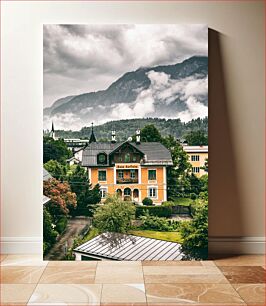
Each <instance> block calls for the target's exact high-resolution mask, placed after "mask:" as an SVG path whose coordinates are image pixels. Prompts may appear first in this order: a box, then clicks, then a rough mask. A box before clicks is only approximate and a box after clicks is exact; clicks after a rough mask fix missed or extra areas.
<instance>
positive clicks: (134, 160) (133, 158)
mask: <svg viewBox="0 0 266 306" xmlns="http://www.w3.org/2000/svg"><path fill="white" fill-rule="evenodd" d="M132 161H133V162H134V163H135V162H136V161H137V156H135V155H134V156H133V157H132Z"/></svg>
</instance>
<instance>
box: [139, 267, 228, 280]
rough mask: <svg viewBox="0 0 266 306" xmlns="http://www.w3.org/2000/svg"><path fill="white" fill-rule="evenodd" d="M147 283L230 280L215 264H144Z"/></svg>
mask: <svg viewBox="0 0 266 306" xmlns="http://www.w3.org/2000/svg"><path fill="white" fill-rule="evenodd" d="M143 273H144V280H145V283H152V284H156V283H181V284H185V283H205V284H207V283H224V284H227V283H228V281H227V279H226V278H225V277H224V275H223V274H222V273H221V271H220V270H219V269H218V268H217V267H214V266H190V267H189V266H143Z"/></svg>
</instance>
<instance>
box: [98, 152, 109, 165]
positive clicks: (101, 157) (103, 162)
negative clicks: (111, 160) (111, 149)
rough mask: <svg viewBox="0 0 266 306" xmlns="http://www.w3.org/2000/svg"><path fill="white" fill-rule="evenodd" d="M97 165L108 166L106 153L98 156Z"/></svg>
mask: <svg viewBox="0 0 266 306" xmlns="http://www.w3.org/2000/svg"><path fill="white" fill-rule="evenodd" d="M97 164H98V165H106V164H107V155H106V154H105V153H99V154H98V156H97Z"/></svg>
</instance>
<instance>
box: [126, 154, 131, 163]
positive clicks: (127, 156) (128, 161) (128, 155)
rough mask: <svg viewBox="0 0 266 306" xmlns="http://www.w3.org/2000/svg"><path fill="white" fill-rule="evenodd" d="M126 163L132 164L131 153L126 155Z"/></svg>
mask: <svg viewBox="0 0 266 306" xmlns="http://www.w3.org/2000/svg"><path fill="white" fill-rule="evenodd" d="M125 163H130V154H129V153H126V154H125Z"/></svg>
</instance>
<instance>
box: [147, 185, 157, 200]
mask: <svg viewBox="0 0 266 306" xmlns="http://www.w3.org/2000/svg"><path fill="white" fill-rule="evenodd" d="M148 195H149V198H157V188H155V187H151V188H149V192H148Z"/></svg>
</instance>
